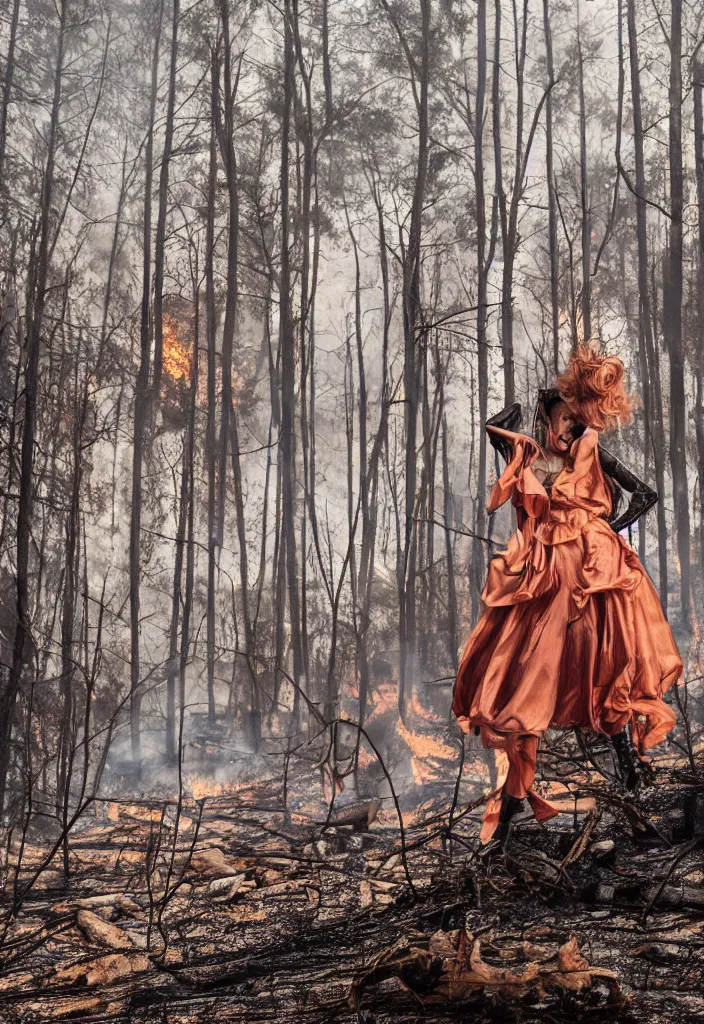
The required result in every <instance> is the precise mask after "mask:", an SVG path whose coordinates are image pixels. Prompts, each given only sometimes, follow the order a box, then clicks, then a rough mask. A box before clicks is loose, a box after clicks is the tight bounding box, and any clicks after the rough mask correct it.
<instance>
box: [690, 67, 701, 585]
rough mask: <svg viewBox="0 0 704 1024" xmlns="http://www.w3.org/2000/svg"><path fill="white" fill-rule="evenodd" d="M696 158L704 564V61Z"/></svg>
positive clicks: (697, 87) (696, 84) (697, 416)
mask: <svg viewBox="0 0 704 1024" xmlns="http://www.w3.org/2000/svg"><path fill="white" fill-rule="evenodd" d="M692 78H693V90H694V160H695V169H696V177H697V229H698V230H697V241H698V246H699V251H698V253H697V328H698V337H699V344H698V346H697V350H696V367H695V372H696V379H697V383H696V389H697V391H696V404H695V409H694V424H695V429H696V437H697V453H698V455H699V460H698V462H699V467H698V472H699V561H700V563H701V565H702V566H704V64H703V63H702V61H701V59H699V58H698V59H697V62H696V64H695V66H694V68H693V75H692Z"/></svg>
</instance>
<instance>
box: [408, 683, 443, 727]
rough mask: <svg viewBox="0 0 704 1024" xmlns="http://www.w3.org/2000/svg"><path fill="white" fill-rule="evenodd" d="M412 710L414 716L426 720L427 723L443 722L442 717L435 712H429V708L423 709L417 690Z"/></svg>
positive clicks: (412, 699)
mask: <svg viewBox="0 0 704 1024" xmlns="http://www.w3.org/2000/svg"><path fill="white" fill-rule="evenodd" d="M410 708H411V711H412V712H413V714H414V715H418V717H419V718H424V719H425V720H426V722H442V716H441V715H436V714H435V712H433V711H429V710H428V709H427V708H424V707H423V705H422V704H421V702H420V700H419V699H418V694H417V693H416V691H415V690H414V691H413V695H412V697H411V702H410Z"/></svg>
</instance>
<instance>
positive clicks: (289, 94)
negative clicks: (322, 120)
mask: <svg viewBox="0 0 704 1024" xmlns="http://www.w3.org/2000/svg"><path fill="white" fill-rule="evenodd" d="M294 90H295V82H294V52H293V35H292V30H291V3H290V0H285V6H284V96H283V101H284V105H283V117H282V124H281V179H280V184H281V271H280V290H279V321H280V330H279V345H280V347H281V439H280V451H281V462H282V516H281V522H282V532H283V538H284V543H285V549H286V551H285V554H286V575H287V583H288V605H289V621H290V626H291V646H292V648H293V679H294V683H295V689H294V696H293V708H294V720H295V723H296V725H298V721H299V708H300V694H299V690H298V687H299V686H300V684H301V679H302V674H303V654H302V649H301V608H300V594H299V590H298V569H297V557H296V533H295V518H296V505H295V500H296V495H295V478H296V427H295V373H296V369H295V346H296V343H295V337H294V327H293V314H292V310H291V264H290V253H289V245H290V241H289V238H290V235H289V231H290V224H289V218H290V205H289V145H290V136H291V105H292V103H293V94H294Z"/></svg>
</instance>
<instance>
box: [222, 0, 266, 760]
mask: <svg viewBox="0 0 704 1024" xmlns="http://www.w3.org/2000/svg"><path fill="white" fill-rule="evenodd" d="M220 17H221V20H222V28H223V97H224V102H223V115H224V120H223V121H222V122H221V121H220V118H219V117H218V131H219V137H220V152H221V155H222V160H223V164H224V166H225V177H226V180H227V195H228V225H227V227H228V231H227V241H228V245H227V289H226V296H225V323H224V327H223V342H222V420H221V428H220V447H219V456H220V495H219V503H218V530H219V538H220V542H221V543H222V531H223V527H224V519H225V500H224V499H225V476H226V474H225V461H226V456H227V447H228V442H229V444H230V458H231V464H232V478H233V484H234V496H235V518H236V523H237V542H238V548H239V551H238V555H239V570H240V600H241V602H242V620H243V623H244V634H245V635H244V641H245V657H246V661H247V670H248V672H249V677H250V682H251V695H252V706H251V707H250V709H249V714H250V716H251V719H250V722H249V726H248V733H249V736H250V738H251V740H252V741H253V743H254V747H255V749H259V741H260V739H261V709H260V707H259V690H258V686H257V671H256V664H255V660H254V653H255V637H254V630H253V627H252V616H251V612H250V605H249V567H248V566H249V562H248V556H247V532H246V521H245V512H244V495H243V490H242V467H241V463H240V439H239V423H238V416H237V409H236V407H235V404H234V402H233V397H232V355H233V349H234V337H235V328H236V325H237V312H238V305H239V293H238V279H237V275H238V272H239V195H238V181H237V174H238V171H237V154H236V153H235V143H234V136H235V99H236V96H237V88H238V84H239V75H240V66H241V62H240V65H238V67H237V70H236V72H235V71H234V69H233V67H232V40H231V38H230V17H229V9H228V0H221V2H220Z"/></svg>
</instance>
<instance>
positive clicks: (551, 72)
mask: <svg viewBox="0 0 704 1024" xmlns="http://www.w3.org/2000/svg"><path fill="white" fill-rule="evenodd" d="M543 31H544V33H545V61H546V64H547V73H548V80H549V81H550V82H553V81H554V80H555V65H554V61H553V55H552V29H551V27H550V0H543ZM552 123H553V110H552V90H550V92H549V94H548V98H547V101H546V105H545V176H546V177H547V184H548V236H549V251H550V313H551V326H552V363H553V372H554V373H555V374H557V373H559V370H560V333H559V309H560V297H559V291H558V289H559V248H558V243H557V199H556V197H555V166H554V149H553V138H552Z"/></svg>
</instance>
